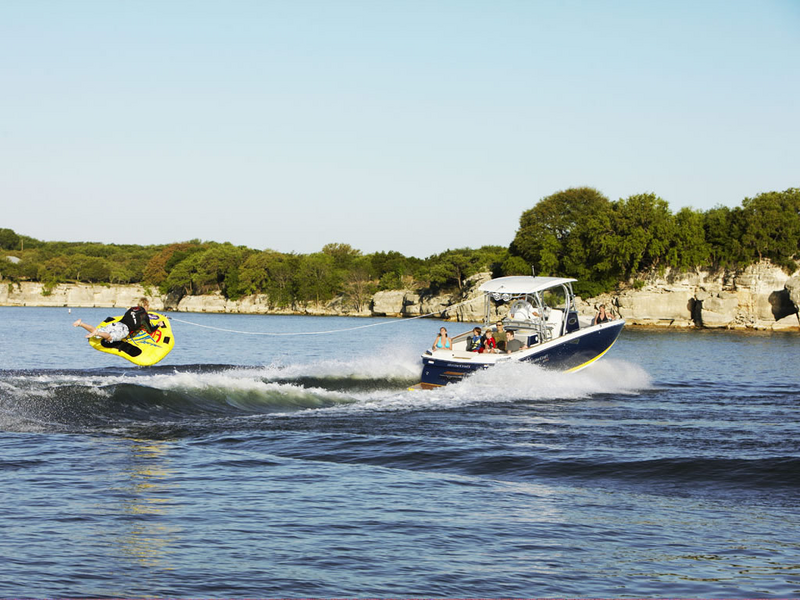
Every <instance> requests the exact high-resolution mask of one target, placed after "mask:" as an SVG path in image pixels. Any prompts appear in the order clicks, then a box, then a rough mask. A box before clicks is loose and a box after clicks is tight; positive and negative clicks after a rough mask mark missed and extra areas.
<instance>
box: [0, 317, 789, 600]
mask: <svg viewBox="0 0 800 600" xmlns="http://www.w3.org/2000/svg"><path fill="white" fill-rule="evenodd" d="M115 312H117V311H109V310H107V309H97V310H94V309H74V310H73V311H72V314H68V312H67V309H45V308H0V428H1V429H2V435H1V436H0V498H1V499H2V500H1V501H0V532H2V533H1V534H0V556H2V557H3V560H2V561H0V596H2V597H9V596H27V597H45V596H48V597H53V596H91V597H111V596H126V597H137V596H139V597H141V596H192V597H198V596H205V597H221V596H226V597H253V596H259V597H263V596H270V597H277V596H280V597H309V596H316V597H329V596H338V597H342V596H359V597H364V596H371V597H376V596H380V597H387V596H393V597H398V596H417V597H418V596H428V597H431V596H449V597H452V596H460V597H476V596H481V597H495V596H503V597H512V596H513V597H520V596H523V597H531V596H539V597H542V596H551V597H552V596H561V597H565V596H567V597H575V596H594V597H598V596H604V597H609V596H613V597H654V596H659V597H664V596H673V597H676V596H680V597H697V596H704V597H742V596H749V597H790V596H798V595H800V518H799V517H798V513H799V511H798V509H799V508H800V441H799V440H800V378H798V367H800V336H798V335H797V334H743V333H730V332H712V331H656V330H648V331H643V330H631V329H629V330H625V331H623V334H622V336H621V337H620V339H619V341H618V342H617V344H616V345H615V346H614V348H613V349H612V350H611V351H610V352H609V353H608V354H607V355H606V357H604V358H603V359H602V360H600V361H598V362H597V363H595V364H594V365H593V366H592V367H590V368H588V369H586V370H584V371H581V372H579V373H575V374H566V373H554V372H548V371H544V370H541V369H539V368H537V367H534V366H530V365H521V364H516V365H500V366H498V367H496V368H494V369H490V370H487V371H484V372H481V373H477V374H476V375H474V376H473V377H471V378H469V379H467V380H465V381H463V382H461V383H459V384H455V385H452V386H448V387H445V388H441V389H437V390H434V391H430V392H412V391H408V390H407V387H408V386H409V385H411V384H413V383H416V382H417V381H418V377H419V370H420V364H419V354H420V352H421V351H423V350H424V349H425V348H427V347H429V345H430V344H431V343H432V342H433V339H434V337H435V334H436V332H437V330H438V328H439V326H440V325H441V323H440V322H438V321H435V320H416V321H399V320H398V321H389V324H388V325H381V326H377V327H366V328H361V329H355V330H350V331H343V332H341V333H338V334H328V335H321V336H314V335H307V336H306V335H294V336H287V337H270V336H259V335H247V334H245V333H235V332H250V333H257V332H262V333H266V332H271V333H279V332H283V333H291V332H294V333H300V332H314V331H327V330H335V329H348V328H353V327H360V326H363V325H372V324H376V323H383V322H385V321H381V320H378V319H351V318H313V317H278V316H245V315H191V314H183V313H181V314H173V315H172V316H173V317H174V318H175V319H174V320H173V329H174V331H175V335H176V339H177V346H176V349H175V350H174V351H173V352H172V354H170V355H169V356H168V357H167V358H166V359H165V360H164V361H163V362H162V363H160V364H159V365H157V366H156V367H151V368H137V367H134V366H132V365H130V363H127V362H126V361H124V360H122V359H120V358H115V357H113V356H109V355H106V354H102V353H100V352H96V351H94V350H92V349H91V348H90V347H89V345H88V344H87V343H86V340H85V339H84V337H83V334H82V333H81V331H79V330H77V329H74V328H72V326H71V324H72V321H73V320H74V319H76V318H78V317H81V318H83V319H84V320H85V321H89V322H99V321H101V320H102V319H103V318H104V317H106V316H108V315H109V314H114V313H115ZM177 319H182V320H184V321H191V322H192V323H196V324H199V325H204V326H207V327H216V328H221V329H229V330H234V331H235V332H232V331H227V332H226V331H219V330H217V329H208V328H201V327H198V326H197V325H193V324H189V323H185V322H180V321H177ZM447 327H448V328H449V330H450V332H451V334H452V333H458V332H461V331H462V330H465V329H468V327H469V326H468V325H465V324H454V323H448V324H447ZM129 365H130V366H129Z"/></svg>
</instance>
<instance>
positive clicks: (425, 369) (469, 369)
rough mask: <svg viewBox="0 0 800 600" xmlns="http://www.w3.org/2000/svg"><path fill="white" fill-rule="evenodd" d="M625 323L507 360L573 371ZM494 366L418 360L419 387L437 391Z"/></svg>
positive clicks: (567, 337)
mask: <svg viewBox="0 0 800 600" xmlns="http://www.w3.org/2000/svg"><path fill="white" fill-rule="evenodd" d="M624 324H625V322H624V321H623V320H619V321H614V322H612V323H608V324H605V325H603V326H596V327H591V328H589V329H584V330H580V331H576V332H574V333H571V334H568V335H565V336H563V337H561V338H558V339H557V340H554V341H551V342H546V343H543V344H540V345H538V346H537V347H535V348H531V349H528V350H524V351H521V352H518V353H515V354H513V355H510V356H509V358H511V360H515V361H519V362H530V363H533V364H537V365H541V366H542V367H545V368H547V369H554V370H558V371H577V370H580V369H582V368H583V367H586V366H588V365H590V364H591V363H593V362H594V361H596V360H597V359H598V358H600V357H601V356H603V354H605V353H606V352H608V350H609V349H610V348H611V346H613V345H614V342H615V341H616V340H617V338H618V337H619V334H620V332H621V331H622V327H623V326H624ZM495 364H496V363H495V362H490V361H487V360H481V359H480V355H476V356H475V357H474V358H470V359H458V358H453V357H447V358H439V357H437V356H436V355H433V354H431V355H425V356H423V357H422V378H421V387H423V388H432V387H440V386H443V385H447V384H448V383H452V382H454V381H460V380H462V379H463V378H464V377H466V376H467V375H469V374H471V373H474V372H475V371H479V370H482V369H488V368H490V367H492V366H494V365H495Z"/></svg>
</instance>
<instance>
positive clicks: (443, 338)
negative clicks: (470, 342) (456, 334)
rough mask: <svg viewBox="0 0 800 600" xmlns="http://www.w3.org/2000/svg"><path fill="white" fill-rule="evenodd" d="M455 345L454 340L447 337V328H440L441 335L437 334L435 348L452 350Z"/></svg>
mask: <svg viewBox="0 0 800 600" xmlns="http://www.w3.org/2000/svg"><path fill="white" fill-rule="evenodd" d="M452 347H453V340H451V339H450V338H449V337H447V329H445V328H444V327H442V328H441V329H439V335H437V336H436V340H435V341H434V342H433V349H434V350H450V349H451V348H452Z"/></svg>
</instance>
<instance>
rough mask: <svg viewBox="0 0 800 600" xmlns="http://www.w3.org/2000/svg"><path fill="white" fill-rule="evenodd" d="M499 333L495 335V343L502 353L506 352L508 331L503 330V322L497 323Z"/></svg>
mask: <svg viewBox="0 0 800 600" xmlns="http://www.w3.org/2000/svg"><path fill="white" fill-rule="evenodd" d="M496 326H497V332H496V333H495V334H494V339H495V342H496V343H497V349H498V350H500V351H501V352H505V351H506V330H505V329H503V322H502V321H498V322H497V325H496Z"/></svg>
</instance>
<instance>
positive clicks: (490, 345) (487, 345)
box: [478, 329, 497, 353]
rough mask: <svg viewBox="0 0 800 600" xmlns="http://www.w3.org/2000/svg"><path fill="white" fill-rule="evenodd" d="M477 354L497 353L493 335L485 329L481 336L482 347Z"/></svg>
mask: <svg viewBox="0 0 800 600" xmlns="http://www.w3.org/2000/svg"><path fill="white" fill-rule="evenodd" d="M478 352H481V353H483V352H489V353H494V352H497V342H496V341H495V339H494V333H493V332H492V330H491V329H487V330H486V333H485V334H484V336H483V345H482V346H481V349H480V350H478Z"/></svg>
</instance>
